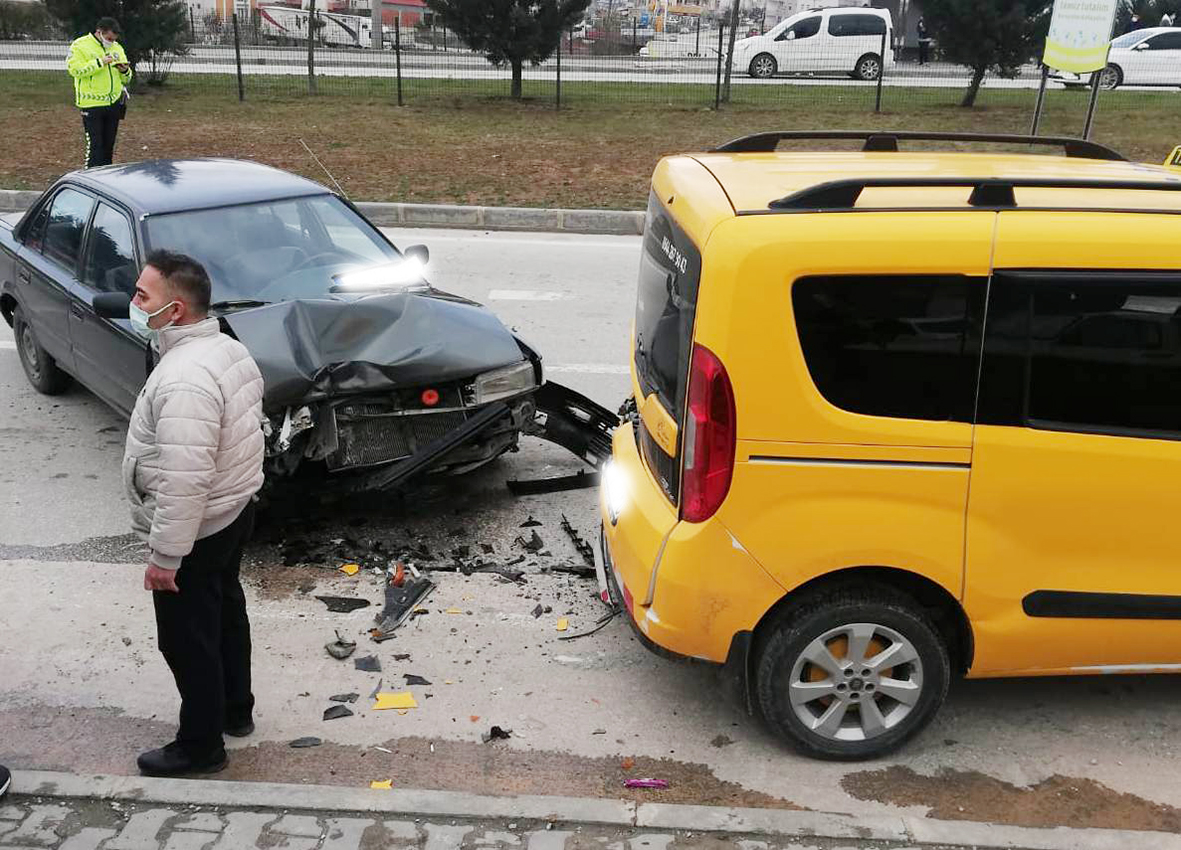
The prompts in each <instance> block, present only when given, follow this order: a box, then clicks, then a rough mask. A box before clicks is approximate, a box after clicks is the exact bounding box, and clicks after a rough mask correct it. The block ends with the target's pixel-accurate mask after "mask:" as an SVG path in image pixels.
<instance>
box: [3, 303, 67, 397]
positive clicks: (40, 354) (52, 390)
mask: <svg viewBox="0 0 1181 850" xmlns="http://www.w3.org/2000/svg"><path fill="white" fill-rule="evenodd" d="M12 335H13V338H14V339H15V340H16V352H17V357H18V358H19V359H20V362H21V368H22V369H23V370H24V373H25V377H26V378H28V379H29V383H30V384H32V385H33V389H35V390H37V392H39V393H43V394H44V395H59V394H61V393H63V392H65V391H66V389H67V388H68V387H69V386H70V376H69V375H67V374H66V373H65V372H63V371H62V370H61V369H59V368H58V365H57V362H56V361H54V359H53V358H52V357H51V356H50V355H49V352H47V351H46V350H45V349H44V348H42V347H41V343H39V342H38V341H37V336H36V334H34V333H33V326H32V325H30V324H29V322H28V320H27V319H25V314H24V311H23V310H21V308H20V307H17V308H16V309H15V310H13V312H12ZM30 349H31V350H32V354H31V356H30Z"/></svg>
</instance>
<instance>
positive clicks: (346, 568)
mask: <svg viewBox="0 0 1181 850" xmlns="http://www.w3.org/2000/svg"><path fill="white" fill-rule="evenodd" d="M340 571H341V572H342V573H344V574H345V575H346V576H355V575H356V574H357V573H359V572H360V571H361V565H360V564H341V566H340Z"/></svg>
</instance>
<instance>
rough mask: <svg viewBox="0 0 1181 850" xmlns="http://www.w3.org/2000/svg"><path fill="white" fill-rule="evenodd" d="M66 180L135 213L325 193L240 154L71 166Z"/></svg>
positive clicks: (227, 204) (160, 211) (230, 204)
mask: <svg viewBox="0 0 1181 850" xmlns="http://www.w3.org/2000/svg"><path fill="white" fill-rule="evenodd" d="M65 179H67V180H69V181H70V182H72V183H78V184H81V185H83V186H89V187H91V188H93V189H96V190H98V191H100V192H102V193H103V194H105V195H107V196H109V197H111V198H113V199H115V200H118V201H122V202H123V203H124V204H126V205H127V206H128V207H130V208H131V209H132V210H134V211H135V213H136V215H157V214H160V213H171V212H182V211H184V210H196V209H209V208H211V207H226V206H234V205H236V204H249V203H259V202H264V201H277V200H282V199H284V198H298V197H305V196H307V195H325V194H329V190H328V189H327V188H325V187H324V186H322V185H320V184H319V183H316V182H315V181H313V180H308V179H306V178H304V177H300V176H298V175H295V174H290V173H288V172H286V171H282V170H280V169H278V168H272V167H271V166H269V165H262V164H260V163H257V162H250V161H247V160H241V159H156V160H148V161H145V162H132V163H126V164H120V165H108V166H103V167H102V168H90V169H86V170H85V171H75V172H73V173H71V174H68V175H66V178H65Z"/></svg>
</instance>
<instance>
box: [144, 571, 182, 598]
mask: <svg viewBox="0 0 1181 850" xmlns="http://www.w3.org/2000/svg"><path fill="white" fill-rule="evenodd" d="M144 590H163V591H166V592H168V593H180V588H179V587H177V586H176V570H166V569H163V568H162V567H157V566H156V565H155V564H148V568H147V570H145V571H144Z"/></svg>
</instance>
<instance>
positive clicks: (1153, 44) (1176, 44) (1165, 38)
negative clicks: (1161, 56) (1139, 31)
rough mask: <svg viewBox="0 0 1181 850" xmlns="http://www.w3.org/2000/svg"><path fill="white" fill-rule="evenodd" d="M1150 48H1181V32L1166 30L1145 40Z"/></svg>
mask: <svg viewBox="0 0 1181 850" xmlns="http://www.w3.org/2000/svg"><path fill="white" fill-rule="evenodd" d="M1145 43H1146V44H1147V45H1148V49H1149V50H1181V32H1164V33H1161V34H1160V35H1154V36H1153V37H1152V38H1150V39H1148V41H1147V42H1145Z"/></svg>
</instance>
